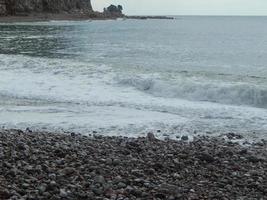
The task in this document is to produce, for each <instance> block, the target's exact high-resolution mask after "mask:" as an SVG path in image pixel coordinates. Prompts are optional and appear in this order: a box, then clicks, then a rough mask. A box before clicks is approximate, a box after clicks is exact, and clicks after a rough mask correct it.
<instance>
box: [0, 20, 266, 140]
mask: <svg viewBox="0 0 267 200" xmlns="http://www.w3.org/2000/svg"><path fill="white" fill-rule="evenodd" d="M266 24H267V18H266V17H184V16H179V17H176V18H175V20H117V21H116V20H106V21H79V22H78V21H76V22H73V21H50V22H35V23H33V22H28V23H2V24H0V125H1V127H5V128H23V129H24V128H26V127H30V128H31V129H36V130H46V131H59V132H61V131H62V132H63V131H75V132H79V133H84V134H90V133H92V131H94V132H98V133H100V134H104V135H123V136H132V137H136V136H144V135H145V134H146V133H147V132H148V131H153V132H155V133H156V135H157V136H159V137H170V138H176V137H177V136H181V135H189V136H193V135H195V134H212V135H219V134H224V133H228V132H235V133H238V134H242V135H244V136H245V138H253V139H262V138H267V110H266V109H267V26H266Z"/></svg>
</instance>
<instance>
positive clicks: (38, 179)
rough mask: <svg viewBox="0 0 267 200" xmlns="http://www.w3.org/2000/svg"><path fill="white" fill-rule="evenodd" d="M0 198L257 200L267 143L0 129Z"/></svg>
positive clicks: (263, 191) (266, 176)
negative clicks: (251, 143)
mask: <svg viewBox="0 0 267 200" xmlns="http://www.w3.org/2000/svg"><path fill="white" fill-rule="evenodd" d="M184 139H185V140H186V138H184ZM0 199H32V200H33V199H71V200H74V199H106V200H107V199H121V200H127V199H128V200H132V199H133V200H134V199H146V200H149V199H151V200H152V199H155V200H156V199H169V200H171V199H173V200H174V199H191V200H193V199H196V200H197V199H223V200H227V199H240V200H241V199H249V200H253V199H263V200H264V199H267V144H266V142H261V143H258V144H253V145H250V146H247V147H245V146H241V145H239V144H237V143H234V142H231V141H229V140H224V139H219V138H209V137H203V136H202V137H196V138H195V139H194V140H193V141H190V142H188V141H183V140H181V141H173V140H165V141H162V140H157V139H156V138H155V137H154V135H153V134H148V136H147V137H146V138H136V139H134V138H124V137H103V136H83V135H79V134H74V133H69V134H53V133H40V132H38V133H37V132H32V131H31V130H26V131H24V132H23V131H21V130H2V131H0Z"/></svg>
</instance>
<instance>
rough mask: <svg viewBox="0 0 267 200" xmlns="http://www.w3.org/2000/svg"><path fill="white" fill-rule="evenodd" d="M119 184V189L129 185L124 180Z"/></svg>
mask: <svg viewBox="0 0 267 200" xmlns="http://www.w3.org/2000/svg"><path fill="white" fill-rule="evenodd" d="M117 186H118V188H119V189H121V188H126V187H127V185H126V184H125V183H122V182H119V184H118V185H117Z"/></svg>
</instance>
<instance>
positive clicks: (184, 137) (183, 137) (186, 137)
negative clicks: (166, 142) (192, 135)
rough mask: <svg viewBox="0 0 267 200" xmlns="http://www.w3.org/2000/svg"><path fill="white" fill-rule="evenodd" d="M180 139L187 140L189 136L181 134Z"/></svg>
mask: <svg viewBox="0 0 267 200" xmlns="http://www.w3.org/2000/svg"><path fill="white" fill-rule="evenodd" d="M181 140H183V141H187V140H189V137H188V136H187V135H183V136H182V137H181Z"/></svg>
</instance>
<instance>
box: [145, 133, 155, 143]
mask: <svg viewBox="0 0 267 200" xmlns="http://www.w3.org/2000/svg"><path fill="white" fill-rule="evenodd" d="M146 138H147V140H148V141H151V142H153V141H155V140H157V139H156V137H155V135H154V134H153V133H151V132H149V133H148V134H147V136H146Z"/></svg>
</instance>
